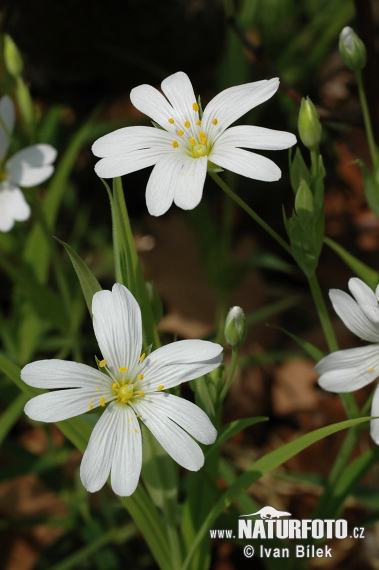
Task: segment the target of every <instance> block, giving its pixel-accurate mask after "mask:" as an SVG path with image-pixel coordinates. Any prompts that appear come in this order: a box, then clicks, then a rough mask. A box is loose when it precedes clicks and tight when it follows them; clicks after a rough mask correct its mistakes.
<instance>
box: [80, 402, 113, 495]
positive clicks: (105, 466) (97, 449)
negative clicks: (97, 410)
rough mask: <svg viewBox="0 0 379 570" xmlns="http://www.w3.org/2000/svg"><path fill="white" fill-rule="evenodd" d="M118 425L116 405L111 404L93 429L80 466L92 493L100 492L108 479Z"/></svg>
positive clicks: (85, 485) (82, 477)
mask: <svg viewBox="0 0 379 570" xmlns="http://www.w3.org/2000/svg"><path fill="white" fill-rule="evenodd" d="M117 423H118V415H117V414H116V413H115V403H114V402H111V403H110V404H109V406H108V408H106V410H105V411H104V413H103V414H102V416H101V417H100V419H99V421H98V422H97V424H96V425H95V427H94V428H93V431H92V434H91V437H90V440H89V442H88V447H87V449H86V450H85V452H84V455H83V459H82V462H81V464H80V478H81V480H82V483H83V485H84V487H85V488H86V489H87V491H89V492H90V493H94V492H95V491H99V490H100V489H101V488H102V487H103V486H104V485H105V483H106V481H107V479H108V476H109V473H110V470H111V465H112V461H113V456H114V452H115V446H116V438H117Z"/></svg>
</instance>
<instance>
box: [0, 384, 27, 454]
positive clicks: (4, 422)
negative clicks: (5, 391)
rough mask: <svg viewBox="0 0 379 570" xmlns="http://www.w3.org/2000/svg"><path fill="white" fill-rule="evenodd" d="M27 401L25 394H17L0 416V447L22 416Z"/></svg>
mask: <svg viewBox="0 0 379 570" xmlns="http://www.w3.org/2000/svg"><path fill="white" fill-rule="evenodd" d="M27 399H28V398H27V396H26V395H25V394H19V395H18V396H17V397H16V398H15V399H14V400H13V402H12V403H11V404H10V405H9V406H8V407H7V409H6V410H5V411H4V412H3V413H2V414H1V418H0V445H1V444H2V443H3V441H4V440H5V438H6V437H7V435H8V433H9V432H10V430H11V429H12V427H13V426H14V424H15V423H16V422H17V420H18V419H19V417H20V416H22V414H23V411H24V406H25V404H26V402H27Z"/></svg>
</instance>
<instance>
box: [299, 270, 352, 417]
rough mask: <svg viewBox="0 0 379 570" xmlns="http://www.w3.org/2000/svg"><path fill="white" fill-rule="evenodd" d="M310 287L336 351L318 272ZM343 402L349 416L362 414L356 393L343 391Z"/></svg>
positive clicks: (327, 339)
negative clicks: (355, 396)
mask: <svg viewBox="0 0 379 570" xmlns="http://www.w3.org/2000/svg"><path fill="white" fill-rule="evenodd" d="M308 283H309V287H310V289H311V293H312V297H313V300H314V303H315V305H316V309H317V313H318V316H319V319H320V323H321V326H322V330H323V331H324V335H325V339H326V342H327V344H328V348H329V352H335V351H336V350H338V349H339V346H338V342H337V338H336V335H335V333H334V329H333V326H332V322H331V320H330V317H329V313H328V311H327V308H326V305H325V301H324V297H323V296H322V292H321V289H320V285H319V283H318V280H317V277H316V274H315V273H313V275H311V276H310V277H308ZM339 396H340V398H341V400H342V403H343V405H344V407H345V410H346V413H347V415H348V417H349V418H357V417H359V415H360V412H359V408H358V406H357V402H356V400H355V398H354V395H353V394H351V393H341V394H339Z"/></svg>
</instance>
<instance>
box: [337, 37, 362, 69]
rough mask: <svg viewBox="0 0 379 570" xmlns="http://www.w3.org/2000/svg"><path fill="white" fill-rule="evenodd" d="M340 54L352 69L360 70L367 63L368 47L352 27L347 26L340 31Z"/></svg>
mask: <svg viewBox="0 0 379 570" xmlns="http://www.w3.org/2000/svg"><path fill="white" fill-rule="evenodd" d="M338 48H339V50H340V54H341V55H342V59H343V60H344V62H345V64H346V65H347V67H348V68H349V69H351V71H354V72H355V71H359V70H361V69H362V68H363V67H364V66H365V65H366V59H367V54H366V48H365V44H364V43H363V42H362V40H361V39H360V38H359V37H358V36H357V34H356V33H355V32H354V30H353V29H352V28H350V27H349V26H346V27H345V28H344V29H343V30H342V32H341V33H340V40H339V44H338Z"/></svg>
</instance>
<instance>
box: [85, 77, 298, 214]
mask: <svg viewBox="0 0 379 570" xmlns="http://www.w3.org/2000/svg"><path fill="white" fill-rule="evenodd" d="M278 87H279V79H278V78H274V79H270V80H263V81H256V82H254V83H247V84H245V85H239V86H236V87H230V88H229V89H225V91H222V92H221V93H219V94H218V95H217V96H216V97H214V98H213V99H212V101H210V103H208V105H207V107H206V108H205V110H204V114H203V115H202V116H201V109H200V107H199V104H198V103H197V102H196V98H195V94H194V91H193V87H192V84H191V81H190V80H189V78H188V76H187V75H186V74H185V73H183V72H181V71H179V72H178V73H175V74H173V75H170V76H169V77H167V79H165V80H164V81H163V82H162V91H163V93H164V95H165V96H166V97H167V99H166V98H165V97H164V96H163V95H162V94H161V93H160V92H159V91H158V90H157V89H155V88H154V87H152V86H151V85H140V86H139V87H136V88H135V89H132V91H131V93H130V99H131V102H132V103H133V105H134V106H135V107H136V108H137V109H138V110H139V111H141V112H142V113H145V114H146V115H148V116H149V117H151V118H152V119H153V121H154V122H155V123H156V124H157V126H158V127H159V128H152V127H125V128H123V129H118V130H117V131H114V132H113V133H110V134H108V135H105V136H103V137H101V138H100V139H98V140H97V141H96V142H95V143H94V145H93V147H92V151H93V153H94V155H95V156H98V157H101V158H102V160H100V161H99V162H98V163H97V164H96V167H95V171H96V173H97V174H98V175H99V176H100V177H102V178H114V177H116V176H123V175H124V174H128V173H129V172H134V171H135V170H140V169H142V168H146V167H148V166H152V165H155V168H154V169H153V171H152V173H151V175H150V178H149V181H148V184H147V188H146V204H147V209H148V210H149V213H150V214H152V215H153V216H160V215H162V214H164V213H165V212H166V211H167V210H168V209H169V207H170V206H171V204H172V202H175V204H176V205H177V206H179V207H180V208H183V209H184V210H192V209H193V208H195V206H197V205H198V204H199V202H200V200H201V197H202V193H203V186H204V180H205V176H206V173H207V169H208V170H209V169H218V170H220V168H225V169H227V170H231V171H233V172H236V173H237V174H241V175H242V176H247V177H248V178H254V179H256V180H264V181H267V182H272V181H274V180H278V179H279V178H280V176H281V171H280V169H279V168H278V167H277V166H276V164H275V163H274V162H272V161H271V160H269V159H268V158H266V157H264V156H261V155H259V154H255V153H252V152H248V151H246V150H243V149H245V148H248V149H262V150H281V149H285V148H289V147H290V146H292V145H294V144H295V142H296V137H295V136H294V135H293V134H291V133H286V132H283V131H274V130H271V129H264V128H261V127H253V126H237V127H232V128H230V129H228V127H229V126H230V125H231V124H232V123H234V122H235V121H236V120H237V119H239V118H240V117H242V115H244V114H245V113H247V112H248V111H250V110H251V109H253V108H254V107H256V106H257V105H259V104H260V103H264V102H265V101H267V99H270V97H272V96H273V95H274V93H275V92H276V90H277V89H278Z"/></svg>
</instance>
